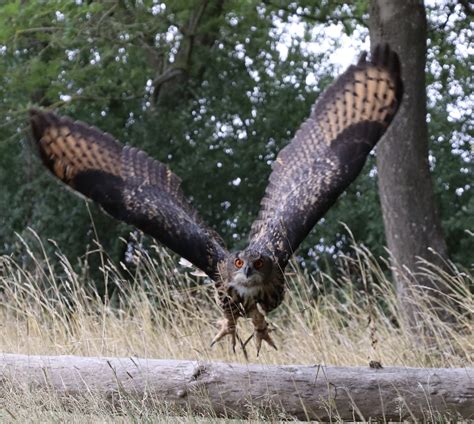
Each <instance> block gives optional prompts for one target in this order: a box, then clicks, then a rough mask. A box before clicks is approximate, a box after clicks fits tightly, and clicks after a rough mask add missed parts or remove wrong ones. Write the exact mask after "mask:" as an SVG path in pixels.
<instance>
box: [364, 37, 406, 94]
mask: <svg viewBox="0 0 474 424" xmlns="http://www.w3.org/2000/svg"><path fill="white" fill-rule="evenodd" d="M370 63H372V64H373V65H375V66H381V67H383V68H385V69H387V70H388V72H390V74H391V75H392V77H393V79H394V81H395V83H396V88H395V90H396V98H397V101H398V103H400V101H401V99H402V97H403V91H404V88H403V81H402V76H401V75H402V65H401V62H400V57H399V55H398V53H397V52H396V51H395V50H394V49H392V48H391V47H390V45H389V44H388V43H386V42H384V43H378V44H376V45H375V47H374V48H373V49H372V52H371V59H370Z"/></svg>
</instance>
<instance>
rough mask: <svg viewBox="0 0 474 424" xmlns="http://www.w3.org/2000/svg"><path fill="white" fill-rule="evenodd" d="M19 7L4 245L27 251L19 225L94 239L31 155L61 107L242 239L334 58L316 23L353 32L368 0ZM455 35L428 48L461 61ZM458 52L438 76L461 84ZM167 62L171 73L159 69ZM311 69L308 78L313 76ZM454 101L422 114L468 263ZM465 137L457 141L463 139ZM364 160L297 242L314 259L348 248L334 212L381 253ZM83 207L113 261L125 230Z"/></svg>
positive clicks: (9, 53) (5, 126)
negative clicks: (35, 110) (49, 115)
mask: <svg viewBox="0 0 474 424" xmlns="http://www.w3.org/2000/svg"><path fill="white" fill-rule="evenodd" d="M21 3H22V4H21V6H20V2H19V1H10V2H8V3H7V4H3V5H2V6H0V113H1V116H2V117H3V119H2V123H1V124H0V127H1V129H2V136H1V139H0V186H1V187H2V190H1V191H0V217H1V222H0V239H1V240H2V245H1V247H0V249H1V251H2V252H4V253H13V252H15V253H17V254H18V252H21V249H20V248H19V245H18V242H17V238H16V237H15V235H14V234H15V232H17V233H19V234H21V235H24V236H25V237H28V234H29V233H28V232H27V231H26V228H27V227H28V226H30V227H33V228H34V229H35V230H36V231H37V233H38V234H40V235H41V236H42V237H43V238H44V239H53V240H56V241H57V243H58V244H59V246H61V248H62V250H63V251H64V252H65V253H66V254H67V256H68V257H69V258H80V257H81V256H82V255H84V254H85V253H86V252H87V250H88V249H91V248H93V246H94V244H93V240H94V230H93V225H92V223H91V218H90V216H89V212H88V209H87V208H86V207H85V203H84V201H83V200H82V199H79V198H77V197H75V196H72V195H71V194H70V193H69V192H68V191H66V190H63V189H62V188H60V187H59V185H58V184H57V183H56V182H55V181H53V179H52V178H50V177H49V176H48V175H47V174H46V172H45V171H44V169H43V168H42V166H41V165H40V163H39V160H38V159H37V158H36V156H35V154H34V153H33V151H32V148H31V146H30V145H29V143H28V141H27V140H28V128H27V127H26V123H27V115H26V112H27V110H28V108H29V107H31V106H42V107H54V108H56V109H57V110H58V112H59V113H61V114H65V115H70V116H73V117H74V118H75V119H79V120H83V121H86V122H88V123H90V124H92V125H96V126H98V127H100V128H101V129H103V130H104V131H107V132H110V133H112V134H113V135H114V136H115V137H117V138H118V139H119V140H121V141H122V142H124V143H129V144H132V145H136V146H138V147H140V148H143V149H145V150H146V151H147V152H148V153H149V154H150V155H151V156H154V157H156V158H157V159H160V160H161V161H163V162H165V163H167V164H168V165H169V166H170V168H171V169H172V170H173V171H174V172H176V173H177V174H178V175H179V176H180V177H181V178H182V179H183V188H184V190H185V192H186V193H187V194H188V195H189V197H191V199H192V200H193V203H194V204H195V205H196V206H197V207H198V209H199V211H200V212H201V215H203V217H204V218H205V220H206V221H207V222H208V223H210V224H211V225H212V226H213V227H215V228H216V229H217V230H218V231H219V232H220V233H222V235H223V236H224V238H225V239H226V241H227V242H228V244H229V246H231V247H234V248H238V247H242V246H243V245H244V244H245V242H246V237H247V236H246V234H247V233H248V230H249V228H250V225H251V222H252V221H253V219H254V218H255V216H256V214H257V211H258V206H259V201H260V198H261V196H262V195H263V191H264V189H265V185H266V181H267V178H268V175H269V173H270V164H271V162H272V161H273V160H274V159H275V157H276V154H277V152H278V151H279V150H280V149H281V148H282V147H283V146H284V145H285V144H286V143H287V142H288V141H289V140H290V139H291V137H292V135H293V134H294V132H295V130H296V129H297V128H298V127H299V125H300V123H301V122H302V121H303V120H304V119H305V118H306V117H307V116H308V114H309V110H310V107H311V104H312V103H313V102H314V100H315V99H316V97H317V95H318V94H319V93H320V92H321V90H322V89H324V87H325V86H327V84H329V83H330V81H331V79H332V75H333V74H334V70H333V69H332V67H331V66H330V65H328V63H327V58H328V56H329V54H330V53H331V52H329V51H328V52H327V53H325V54H321V55H315V54H310V53H309V52H308V50H307V47H306V44H305V43H306V42H308V41H309V40H313V41H314V35H313V34H312V33H311V29H312V28H313V26H314V25H325V23H331V24H334V23H337V22H343V25H344V29H345V31H346V32H348V33H352V32H353V31H354V29H355V28H357V27H358V25H359V24H360V23H361V22H363V20H364V19H365V15H364V13H366V2H365V1H362V0H361V1H358V2H354V3H353V4H352V6H351V7H348V6H344V5H342V4H339V3H338V2H314V1H308V2H307V3H308V4H306V5H304V4H299V6H298V7H295V3H291V2H288V3H287V4H286V3H285V2H276V1H274V2H270V1H265V2H263V3H257V2H251V1H250V2H239V1H230V2H221V1H218V0H214V1H210V2H208V7H207V8H205V9H202V8H201V6H202V5H203V4H204V3H203V2H201V1H198V0H195V1H192V2H190V1H184V0H181V1H173V2H165V7H163V6H161V4H160V3H158V2H155V1H153V2H152V1H144V2H132V1H120V2H99V1H77V2H71V1H66V0H56V1H51V2H43V1H31V2H21ZM295 16H296V17H297V18H295ZM294 19H299V20H301V22H302V25H304V28H305V31H304V34H303V35H302V36H296V35H294V34H291V44H289V45H288V46H287V47H288V53H287V55H284V56H282V55H281V53H280V52H279V41H280V37H281V34H280V32H279V28H281V25H283V24H285V23H287V22H289V21H293V20H294ZM196 22H197V25H194V24H195V23H196ZM456 25H458V26H459V25H465V24H462V23H461V22H460V21H456V23H455V28H454V29H453V31H455V30H456V28H457V27H456ZM354 34H356V32H354ZM357 34H360V31H359V32H358V33H357ZM448 41H449V40H448V39H447V38H446V37H445V38H443V35H442V34H441V35H440V34H437V35H436V36H432V40H431V43H432V44H431V50H430V51H431V52H433V54H434V55H435V56H436V58H437V60H444V61H448V60H449V58H452V57H455V53H454V51H453V50H452V49H453V48H454V47H453V45H452V44H449V42H448ZM441 49H443V50H441ZM449 49H451V50H449ZM454 62H455V63H454V64H452V65H450V66H452V67H453V69H455V72H454V73H453V74H451V73H448V75H449V78H448V79H447V80H446V83H449V82H450V83H453V82H456V81H461V82H460V83H461V84H464V87H466V88H467V85H466V84H467V81H468V77H469V75H468V74H467V72H468V69H469V67H468V64H467V59H466V60H465V61H464V60H455V61H454ZM443 63H444V62H443ZM170 71H175V72H178V74H179V75H178V76H177V77H175V78H174V79H170V80H166V78H165V79H163V76H165V75H167V72H170ZM312 73H314V75H315V77H316V80H317V81H318V84H317V88H315V87H314V86H310V85H308V83H307V81H308V79H307V78H308V76H309V75H310V74H312ZM446 78H447V77H446ZM445 88H446V87H445V86H441V87H440V88H439V90H438V91H439V92H443V90H444V89H445ZM457 98H458V97H457V96H456V95H453V96H452V97H443V98H442V99H441V100H440V101H439V102H436V103H435V104H434V105H433V106H432V108H431V109H430V113H431V123H430V125H431V133H432V137H433V139H434V140H440V137H441V138H443V140H445V141H443V142H435V143H433V155H434V156H435V157H436V166H435V167H434V172H435V177H436V188H437V193H438V195H439V196H440V202H441V206H442V207H441V211H442V217H443V223H444V225H445V230H446V235H447V238H448V242H449V245H450V248H451V253H452V254H453V258H455V259H456V260H458V261H460V262H462V263H464V264H467V263H468V262H469V258H468V252H467V249H466V245H465V243H467V241H466V242H464V241H463V240H467V237H463V236H462V231H463V230H464V229H465V228H468V227H469V222H468V220H469V219H470V218H469V215H468V214H467V211H468V208H469V207H470V208H471V210H472V209H473V204H472V198H471V199H470V200H469V196H467V193H466V195H464V194H463V195H462V196H457V195H455V194H454V192H455V190H456V189H457V188H459V187H464V186H466V184H468V183H467V182H466V181H467V180H466V179H467V177H468V174H466V173H463V172H460V169H461V167H463V166H464V165H463V163H464V164H465V161H464V162H463V160H462V155H459V154H453V150H452V146H453V144H452V142H450V139H451V137H450V134H451V133H452V132H453V131H456V132H458V133H462V132H463V131H464V128H467V127H466V125H468V124H466V122H464V123H460V122H458V121H454V122H451V121H449V120H448V119H447V112H446V111H447V108H448V105H450V104H453V103H455V102H456V100H457ZM471 130H472V127H471ZM459 149H460V150H461V151H462V152H465V151H466V149H467V147H466V144H465V142H463V143H461V144H460V146H459ZM467 150H468V149H467ZM373 166H374V164H373V161H372V160H369V164H368V165H367V166H366V168H365V170H364V173H363V175H362V176H361V177H360V178H359V179H358V180H357V182H356V184H354V185H353V186H351V188H350V190H349V191H348V192H347V193H346V194H345V195H343V197H342V198H341V200H340V201H339V202H338V203H337V205H336V206H335V207H334V208H333V209H332V210H331V212H330V213H329V214H328V215H327V217H326V219H325V220H324V221H323V222H322V223H321V224H318V226H317V227H316V229H315V231H313V232H312V234H311V236H310V237H309V238H308V239H307V240H306V241H305V244H304V246H303V248H302V249H301V253H302V255H303V256H304V257H306V256H307V252H308V251H309V257H315V258H318V259H320V265H323V266H324V263H326V262H325V261H323V260H322V258H330V257H331V256H332V255H334V254H336V253H337V252H339V251H346V252H347V251H348V245H349V240H348V238H347V235H346V233H345V230H344V229H343V227H342V225H341V224H340V222H341V221H342V222H345V223H347V224H348V226H349V227H350V228H351V230H352V231H353V233H354V236H355V238H356V239H357V240H358V241H361V242H363V243H365V244H366V245H368V246H369V247H370V248H371V249H372V250H373V251H374V252H375V253H376V254H379V255H382V254H384V250H383V246H384V243H385V241H384V235H383V225H382V220H381V212H380V207H379V204H378V197H377V190H376V177H375V173H374V172H373V171H372V173H371V175H369V171H370V170H371V169H372V168H373ZM466 166H467V165H466ZM446 184H448V185H449V189H445V188H444V187H445V186H446ZM469 202H470V203H469ZM91 215H92V218H93V222H94V223H95V227H96V229H97V233H98V237H99V239H100V241H101V243H102V245H103V246H104V247H105V249H106V250H107V251H108V253H109V254H110V255H111V257H112V258H114V259H115V260H118V259H121V255H122V252H123V245H122V244H121V243H120V242H119V236H125V237H126V236H127V234H128V231H129V228H128V227H126V226H124V225H122V224H118V223H117V222H116V221H114V220H112V219H111V218H109V217H107V216H104V215H103V214H102V213H100V212H99V211H98V210H97V208H96V207H94V206H92V207H91ZM471 219H472V218H471ZM89 260H90V258H89ZM330 262H331V261H330V260H328V261H327V263H330ZM308 264H309V263H308Z"/></svg>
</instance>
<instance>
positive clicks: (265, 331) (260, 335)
mask: <svg viewBox="0 0 474 424" xmlns="http://www.w3.org/2000/svg"><path fill="white" fill-rule="evenodd" d="M265 324H266V327H265V328H257V327H255V328H254V333H253V334H252V335H251V336H250V337H249V338H248V339H247V340H246V341H245V343H244V347H245V346H246V345H247V343H248V342H249V341H250V340H252V338H254V337H255V344H256V345H257V356H258V355H259V354H260V349H261V348H262V341H266V342H267V343H268V344H269V345H270V346H271V347H273V349H275V350H278V348H277V347H276V344H275V342H274V341H273V339H272V338H271V336H270V332H271V331H272V330H271V329H270V328H269V325H268V323H267V322H265Z"/></svg>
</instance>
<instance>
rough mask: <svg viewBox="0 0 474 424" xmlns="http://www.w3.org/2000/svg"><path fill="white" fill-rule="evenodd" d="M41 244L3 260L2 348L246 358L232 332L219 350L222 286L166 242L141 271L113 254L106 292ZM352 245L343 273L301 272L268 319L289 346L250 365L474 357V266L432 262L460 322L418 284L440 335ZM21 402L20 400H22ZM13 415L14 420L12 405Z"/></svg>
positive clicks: (243, 326)
mask: <svg viewBox="0 0 474 424" xmlns="http://www.w3.org/2000/svg"><path fill="white" fill-rule="evenodd" d="M37 243H38V246H39V247H40V249H35V251H36V252H38V250H39V252H40V253H33V250H32V249H30V247H29V246H28V245H26V243H25V251H26V255H27V256H28V259H29V261H28V262H29V265H28V267H26V268H25V267H24V266H21V265H19V264H18V263H17V262H15V261H14V260H13V259H11V258H10V257H8V256H3V257H0V330H1V331H0V352H12V353H25V354H35V355H36V354H44V355H46V354H47V355H62V354H73V355H86V356H131V355H135V356H140V357H151V358H174V359H194V360H195V359H199V360H223V361H231V362H243V361H245V358H244V356H243V354H242V352H239V351H237V354H234V353H233V352H232V349H231V348H230V345H229V343H228V342H226V341H223V342H221V343H220V344H219V345H218V346H215V347H213V348H210V346H209V344H210V341H211V339H212V337H213V335H215V333H216V331H217V327H216V321H217V320H218V319H219V317H220V311H219V310H218V308H217V306H216V305H215V302H214V289H213V286H212V284H211V283H206V282H205V280H203V279H202V278H201V281H200V283H201V284H196V278H195V277H193V276H192V275H190V273H189V272H188V271H186V270H182V269H180V267H179V266H178V265H177V262H176V258H174V257H170V256H169V255H168V253H167V252H166V251H165V250H163V249H161V248H159V247H155V249H154V251H153V252H151V253H150V254H146V253H137V257H136V258H135V259H136V269H135V271H134V274H133V275H127V271H125V270H124V269H123V267H122V266H121V265H119V266H117V265H114V264H113V263H112V262H111V261H110V260H109V259H107V257H106V255H105V254H103V253H102V260H101V269H100V276H101V280H102V281H101V283H103V285H105V286H106V287H109V290H110V288H113V292H112V290H111V291H110V292H109V293H108V294H107V296H105V299H104V296H100V295H99V294H98V292H97V290H96V289H95V287H96V285H97V281H96V282H93V281H91V280H90V279H89V278H88V277H87V275H88V274H87V273H86V272H82V270H81V271H80V272H77V271H76V270H74V267H73V266H72V265H71V263H70V262H69V261H68V260H67V258H66V257H64V255H62V254H61V252H60V251H59V249H58V251H57V259H58V262H59V264H60V265H59V270H58V269H57V268H56V269H53V266H52V263H51V262H52V261H51V259H50V258H48V256H47V255H46V253H45V250H44V249H42V248H41V246H42V244H41V240H40V239H39V238H37ZM352 249H353V251H352V253H351V255H350V256H344V257H341V258H340V259H339V271H338V273H337V277H334V276H329V275H326V274H322V273H316V274H314V275H308V274H307V273H305V272H302V271H301V270H298V269H297V267H295V266H293V267H292V269H290V271H289V272H288V275H287V285H288V292H287V295H286V298H285V301H284V303H283V304H282V305H281V306H280V307H279V308H278V309H277V310H276V311H275V313H273V314H271V315H270V317H269V318H270V320H271V321H272V323H273V326H274V328H275V331H274V333H273V334H274V339H275V341H276V343H277V345H278V351H274V350H273V349H271V348H269V347H268V346H264V347H263V349H262V353H261V354H260V356H259V357H256V355H255V349H254V348H253V346H250V348H249V360H250V361H251V362H260V363H266V364H289V363H299V364H316V363H317V364H331V365H367V364H368V363H369V361H370V360H377V361H380V362H381V363H382V364H383V365H399V366H414V367H463V366H470V365H472V359H473V358H472V353H473V338H472V332H471V325H472V323H471V318H472V313H473V311H474V300H473V296H472V294H471V292H470V290H471V289H472V281H473V279H472V275H470V274H469V272H467V271H465V270H460V269H458V268H456V267H455V266H454V265H453V264H447V266H446V267H445V268H444V269H440V268H438V267H436V266H434V265H432V264H430V263H426V262H425V263H423V268H422V269H423V271H422V272H423V273H425V274H426V275H428V276H429V277H430V278H431V279H432V281H435V282H436V283H437V284H439V285H449V286H450V288H451V294H450V299H446V302H445V303H443V299H442V298H441V300H439V299H438V297H439V296H438V297H437V299H438V300H437V302H440V301H441V302H442V303H443V304H444V305H445V307H451V308H453V309H452V311H451V313H452V314H454V315H455V317H456V321H457V323H456V324H455V325H449V324H446V323H444V322H443V321H441V320H440V319H439V317H438V315H437V314H436V312H435V311H434V309H433V302H432V301H431V297H432V293H430V292H427V291H424V292H423V291H415V292H414V294H413V296H414V298H413V299H412V300H413V302H416V304H417V305H418V306H419V309H420V311H421V314H422V315H421V319H422V320H423V321H424V323H425V324H426V325H427V326H428V327H429V328H430V331H429V333H430V334H429V337H420V336H419V335H416V334H415V333H413V332H412V331H410V329H409V328H407V325H406V321H405V319H404V314H403V311H402V310H401V309H400V307H399V302H398V299H397V296H396V293H395V290H394V287H393V284H392V282H391V280H390V277H389V276H387V273H386V272H384V267H383V266H382V265H383V264H382V262H381V260H380V259H377V258H374V257H373V255H371V253H370V252H369V251H367V249H365V248H364V247H363V246H358V245H356V244H354V246H353V248H352ZM99 250H100V247H99ZM441 296H447V295H441ZM448 300H449V302H448ZM446 305H450V306H446ZM239 332H240V333H241V335H242V337H243V338H244V337H246V336H247V335H248V334H250V333H251V327H250V325H249V323H248V322H246V321H245V320H241V322H240V323H239ZM15 399H17V400H10V406H11V405H13V404H15V402H20V403H21V401H19V400H18V398H15ZM0 411H1V408H0ZM63 412H64V411H62V412H61V413H63ZM64 413H66V412H64ZM1 414H2V413H1V412H0V417H1V416H2V415H1ZM13 415H14V413H13ZM3 417H4V418H8V417H10V418H11V416H10V414H7V413H6V412H5V410H4V411H3ZM102 418H103V422H108V421H107V420H108V418H107V417H106V416H103V417H102ZM155 418H156V417H155ZM81 422H82V421H81Z"/></svg>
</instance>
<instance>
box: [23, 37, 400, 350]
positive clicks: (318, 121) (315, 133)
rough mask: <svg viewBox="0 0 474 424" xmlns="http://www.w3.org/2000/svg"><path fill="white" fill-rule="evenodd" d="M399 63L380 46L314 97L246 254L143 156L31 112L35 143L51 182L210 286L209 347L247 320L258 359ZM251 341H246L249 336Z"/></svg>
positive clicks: (277, 169)
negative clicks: (213, 303) (151, 241)
mask: <svg viewBox="0 0 474 424" xmlns="http://www.w3.org/2000/svg"><path fill="white" fill-rule="evenodd" d="M400 72H401V71H400V62H399V58H398V55H397V54H396V53H395V52H394V51H393V50H392V49H390V47H389V46H388V45H378V46H376V47H375V49H374V50H373V52H372V54H371V58H370V60H368V59H367V55H366V54H365V53H364V54H362V56H361V58H360V60H359V62H358V63H357V64H356V65H352V66H350V67H349V68H348V69H347V70H346V71H345V72H344V73H343V74H341V75H340V76H339V77H338V78H337V79H336V80H335V82H334V83H333V84H332V85H331V86H330V87H329V88H328V89H327V90H326V91H325V92H324V93H323V94H322V95H320V96H319V99H318V100H317V102H316V104H315V105H314V106H313V109H312V111H311V113H310V116H309V118H308V119H307V120H306V121H305V122H304V123H303V124H302V125H301V127H300V128H299V129H298V131H297V132H296V134H295V136H294V138H293V139H292V141H291V142H290V143H289V144H288V145H287V146H286V147H285V148H283V149H282V150H281V151H280V152H279V154H278V156H277V158H276V160H275V162H274V163H273V166H272V172H271V175H270V178H269V183H268V186H267V188H266V191H265V194H264V197H263V199H262V201H261V208H260V212H259V214H258V217H257V219H256V220H255V222H254V223H253V225H252V228H251V232H250V236H249V242H248V246H247V247H246V248H245V249H244V250H242V251H237V252H231V251H229V250H228V249H227V248H226V247H225V245H224V243H223V242H222V239H221V238H220V237H219V235H218V234H217V233H216V232H215V231H214V230H213V229H211V228H209V227H208V226H207V225H206V224H205V223H204V222H203V221H202V220H201V219H200V218H199V216H198V214H197V212H196V211H195V209H194V208H193V207H192V206H191V204H190V203H189V202H188V201H187V200H186V198H185V196H184V194H183V192H182V190H181V189H180V179H179V178H178V177H177V176H176V175H175V174H174V173H173V172H171V171H170V170H169V169H168V168H167V167H166V166H165V165H164V164H162V163H160V162H159V161H157V160H154V159H152V158H150V157H149V156H148V155H147V154H146V153H144V152H143V151H141V150H139V149H137V148H135V147H131V146H127V145H125V146H124V145H121V144H120V143H119V142H118V141H116V140H115V139H114V138H113V137H112V136H111V135H109V134H106V133H103V132H101V131H100V130H98V129H97V128H93V127H90V126H88V125H86V124H84V123H81V122H75V121H73V120H71V119H69V118H66V117H59V116H57V115H56V114H54V113H52V112H49V111H41V110H37V109H33V110H31V111H30V121H31V127H32V135H33V140H34V143H35V144H36V145H37V147H38V150H39V153H40V156H41V158H42V161H43V163H44V164H45V165H46V167H47V168H48V169H49V170H50V171H51V172H52V174H53V175H54V176H55V177H57V178H58V179H59V180H61V181H62V182H63V183H65V184H67V185H68V186H69V187H70V188H72V189H73V190H74V191H76V192H78V193H80V194H82V195H83V196H85V197H86V198H88V199H91V200H92V201H94V202H96V203H98V204H99V205H100V206H101V207H102V208H103V209H104V210H105V211H106V212H107V213H109V214H110V215H112V216H113V217H115V218H116V219H119V220H121V221H124V222H126V223H128V224H130V225H133V226H135V227H137V228H139V229H140V230H141V231H143V232H144V233H146V234H149V235H151V236H152V237H154V238H155V239H157V240H158V241H159V242H161V243H162V244H164V245H165V246H167V247H168V248H170V249H171V250H173V251H174V252H176V253H177V254H178V255H181V256H182V257H184V258H185V259H187V260H188V261H190V262H191V263H192V264H194V265H195V266H196V267H197V268H199V269H200V270H202V271H203V272H204V273H205V274H207V275H208V276H209V277H210V278H211V279H212V280H213V281H214V282H215V288H216V297H217V301H218V304H219V306H220V308H221V310H222V314H223V317H222V320H221V321H220V329H219V331H218V333H217V335H216V336H215V338H214V339H213V340H212V343H211V344H214V343H216V342H217V341H219V340H221V339H222V338H224V337H226V336H228V337H230V339H231V341H232V346H233V348H234V349H235V346H236V341H237V340H238V341H239V342H240V343H241V345H242V347H243V348H244V349H245V345H246V344H247V343H248V341H249V339H247V340H246V341H245V342H244V341H242V340H241V339H240V338H239V337H238V334H237V322H238V320H239V319H240V318H249V319H251V321H252V323H253V327H254V332H253V335H252V336H253V337H254V338H255V340H256V346H257V354H258V352H260V348H261V346H262V342H266V343H268V344H269V345H270V346H273V347H275V348H276V346H275V343H274V341H273V339H272V337H271V334H270V328H269V326H268V322H267V319H266V315H267V314H268V313H269V312H270V311H272V310H274V309H275V308H277V307H278V306H279V305H280V304H281V302H282V300H283V297H284V292H285V278H284V271H285V267H286V266H287V264H288V261H289V260H290V258H291V256H292V255H293V253H294V252H295V251H296V249H297V248H298V246H299V245H300V244H301V242H302V241H303V240H304V238H305V237H306V236H307V234H308V233H309V232H310V231H311V229H312V228H313V227H314V226H315V224H316V223H317V222H318V220H319V219H320V218H321V217H322V216H323V215H324V214H325V213H326V212H327V211H328V209H329V208H330V207H331V206H332V205H333V204H334V202H335V201H336V199H337V198H338V197H339V195H340V194H341V193H342V192H343V191H344V190H345V189H346V187H347V186H348V185H349V184H350V183H351V182H352V181H353V180H354V179H355V178H356V177H357V175H358V174H359V173H360V171H361V169H362V167H363V165H364V163H365V160H366V158H367V156H368V154H369V152H370V151H371V150H372V148H373V147H374V146H375V144H376V143H377V141H378V140H379V139H380V138H381V136H382V135H383V133H384V132H385V130H386V129H387V127H388V125H389V124H390V122H391V121H392V119H393V117H394V116H395V114H396V111H397V109H398V107H399V105H400V102H401V99H402V93H403V85H402V81H401V74H400ZM252 336H251V337H252Z"/></svg>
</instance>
